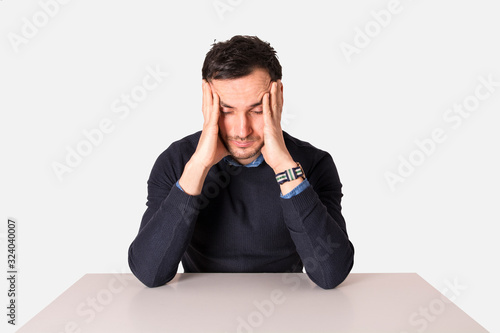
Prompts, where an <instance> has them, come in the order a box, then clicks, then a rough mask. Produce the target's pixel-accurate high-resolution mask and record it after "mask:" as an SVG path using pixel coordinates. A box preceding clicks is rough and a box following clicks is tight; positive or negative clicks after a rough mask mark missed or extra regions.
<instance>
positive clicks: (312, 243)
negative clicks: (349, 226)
mask: <svg viewBox="0 0 500 333" xmlns="http://www.w3.org/2000/svg"><path fill="white" fill-rule="evenodd" d="M200 134H201V131H200V132H197V133H194V134H191V135H189V136H187V137H185V138H183V139H181V140H179V141H176V142H174V143H172V144H171V145H170V147H168V148H167V149H166V150H165V151H164V152H163V153H162V154H161V155H160V156H159V157H158V159H157V160H156V162H155V164H154V166H153V169H152V171H151V175H150V177H149V180H148V198H147V199H148V201H147V209H146V212H145V213H144V216H143V218H142V222H141V225H140V229H139V233H138V234H137V236H136V237H135V239H134V241H133V242H132V244H131V245H130V247H129V252H128V261H129V266H130V269H131V270H132V272H133V273H134V275H135V276H136V277H137V278H138V279H139V280H140V281H141V282H142V283H144V284H145V285H146V286H148V287H157V286H160V285H163V284H165V283H167V282H168V281H170V280H171V279H172V278H173V277H174V276H175V274H176V272H177V268H178V266H179V262H180V261H181V260H182V265H183V267H184V271H185V272H186V273H190V272H234V273H243V272H249V273H250V272H253V273H263V272H302V268H303V266H305V269H306V273H307V275H308V276H309V278H310V279H311V280H312V281H313V282H314V283H316V284H317V285H318V286H320V287H321V288H324V289H330V288H334V287H335V286H337V285H338V284H340V283H341V282H342V281H343V280H344V279H345V278H346V277H347V275H348V274H349V272H350V270H351V268H352V266H353V258H354V248H353V246H352V244H351V242H350V241H349V238H348V236H347V232H346V226H345V221H344V218H343V216H342V213H341V205H340V201H341V198H342V192H341V187H342V184H341V183H340V180H339V176H338V173H337V169H336V167H335V164H334V162H333V160H332V157H331V156H330V155H329V154H328V153H327V152H325V151H322V150H320V149H317V148H315V147H313V146H312V145H311V144H309V143H307V142H304V141H300V140H298V139H296V138H294V137H292V136H291V135H289V134H288V133H286V132H283V135H284V138H285V144H286V146H287V148H288V151H289V153H290V155H291V156H292V158H293V159H294V160H295V161H297V162H300V164H301V165H302V168H303V169H304V172H305V174H306V176H307V179H308V181H309V183H310V184H311V186H309V187H307V188H306V189H305V190H303V191H302V192H301V193H299V194H297V195H295V196H293V197H292V198H289V199H284V198H281V197H280V187H279V184H278V183H277V182H276V179H275V175H274V172H273V170H272V169H271V167H269V165H267V163H265V161H264V162H262V163H261V164H260V165H259V166H258V167H253V168H245V167H242V166H233V165H230V164H229V163H227V162H226V161H224V160H221V161H220V162H219V163H217V164H216V165H214V166H213V167H212V168H211V169H210V171H209V173H208V175H207V178H206V179H205V183H204V185H203V189H202V193H201V194H200V195H197V196H191V195H189V194H187V193H185V192H183V191H182V190H181V189H179V188H178V187H177V186H176V185H175V184H176V182H177V181H178V180H179V178H180V177H181V175H182V172H183V170H184V166H185V165H186V163H187V162H188V161H189V159H190V158H191V155H192V154H193V153H194V151H195V150H196V146H197V144H198V140H199V138H200Z"/></svg>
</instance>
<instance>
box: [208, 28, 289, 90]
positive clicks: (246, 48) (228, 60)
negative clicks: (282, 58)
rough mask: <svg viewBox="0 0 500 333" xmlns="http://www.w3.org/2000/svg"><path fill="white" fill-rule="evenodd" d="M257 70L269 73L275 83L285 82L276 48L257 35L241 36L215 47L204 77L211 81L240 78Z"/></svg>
mask: <svg viewBox="0 0 500 333" xmlns="http://www.w3.org/2000/svg"><path fill="white" fill-rule="evenodd" d="M257 68H262V69H265V70H267V71H268V73H269V75H270V76H271V81H276V80H279V79H281V75H282V74H281V65H280V62H279V61H278V56H277V55H276V51H275V50H274V48H273V47H272V46H271V45H270V44H269V43H267V42H264V41H262V40H261V39H259V38H258V37H257V36H241V35H237V36H234V37H233V38H231V39H230V40H228V41H225V42H217V43H214V44H212V48H211V49H210V51H208V53H207V55H206V57H205V61H204V63H203V68H202V69H201V76H202V78H203V79H205V80H207V81H211V80H223V79H237V78H240V77H243V76H246V75H248V74H250V73H251V72H252V71H253V70H254V69H257Z"/></svg>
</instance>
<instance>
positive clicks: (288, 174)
mask: <svg viewBox="0 0 500 333" xmlns="http://www.w3.org/2000/svg"><path fill="white" fill-rule="evenodd" d="M297 178H304V179H305V178H306V177H305V174H304V171H303V170H302V166H301V165H300V163H299V162H297V167H296V168H292V169H288V170H285V171H283V172H280V173H278V174H276V181H277V182H278V184H280V185H281V184H283V183H285V182H289V181H291V180H295V179H297Z"/></svg>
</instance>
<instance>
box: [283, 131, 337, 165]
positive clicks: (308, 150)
mask: <svg viewBox="0 0 500 333" xmlns="http://www.w3.org/2000/svg"><path fill="white" fill-rule="evenodd" d="M283 138H284V139H285V144H286V147H287V148H288V151H289V152H290V155H292V157H293V158H296V159H299V161H298V162H300V163H301V164H302V161H301V160H303V161H304V162H306V161H311V162H312V161H318V160H320V159H322V158H324V157H325V156H328V155H329V154H328V152H326V151H324V150H322V149H320V148H317V147H315V146H313V145H312V144H310V143H309V142H307V141H303V140H300V139H298V138H296V137H293V136H291V135H290V134H288V133H287V132H285V131H283Z"/></svg>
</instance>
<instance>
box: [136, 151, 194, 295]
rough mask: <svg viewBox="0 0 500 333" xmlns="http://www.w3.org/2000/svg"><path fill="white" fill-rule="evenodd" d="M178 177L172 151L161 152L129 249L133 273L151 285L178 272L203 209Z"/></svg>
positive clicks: (165, 281) (159, 283)
mask: <svg viewBox="0 0 500 333" xmlns="http://www.w3.org/2000/svg"><path fill="white" fill-rule="evenodd" d="M167 152H168V151H167ZM165 155H167V156H165ZM175 178H176V175H175V172H174V167H173V164H172V163H170V161H169V158H168V154H162V155H160V157H159V158H158V159H157V160H156V163H155V165H154V166H153V169H152V171H151V175H150V177H149V180H148V201H147V209H146V212H145V213H144V215H143V217H142V221H141V226H140V228H139V232H138V234H137V236H136V237H135V239H134V240H133V242H132V244H131V245H130V247H129V250H128V263H129V266H130V269H131V271H132V273H134V275H135V276H136V277H137V278H138V279H139V280H140V281H141V282H142V283H144V284H145V285H146V286H148V287H158V286H161V285H164V284H165V283H167V282H168V281H170V280H171V279H172V278H173V277H174V276H175V274H176V273H177V268H178V266H179V263H180V261H181V259H182V256H183V255H184V252H185V251H186V248H187V246H188V244H189V242H190V240H191V237H192V235H193V232H194V226H195V222H196V219H197V216H198V212H199V209H198V206H199V205H197V196H190V195H188V194H186V193H185V192H183V191H182V190H180V189H179V188H178V187H177V186H175V182H176V181H177V179H175Z"/></svg>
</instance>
